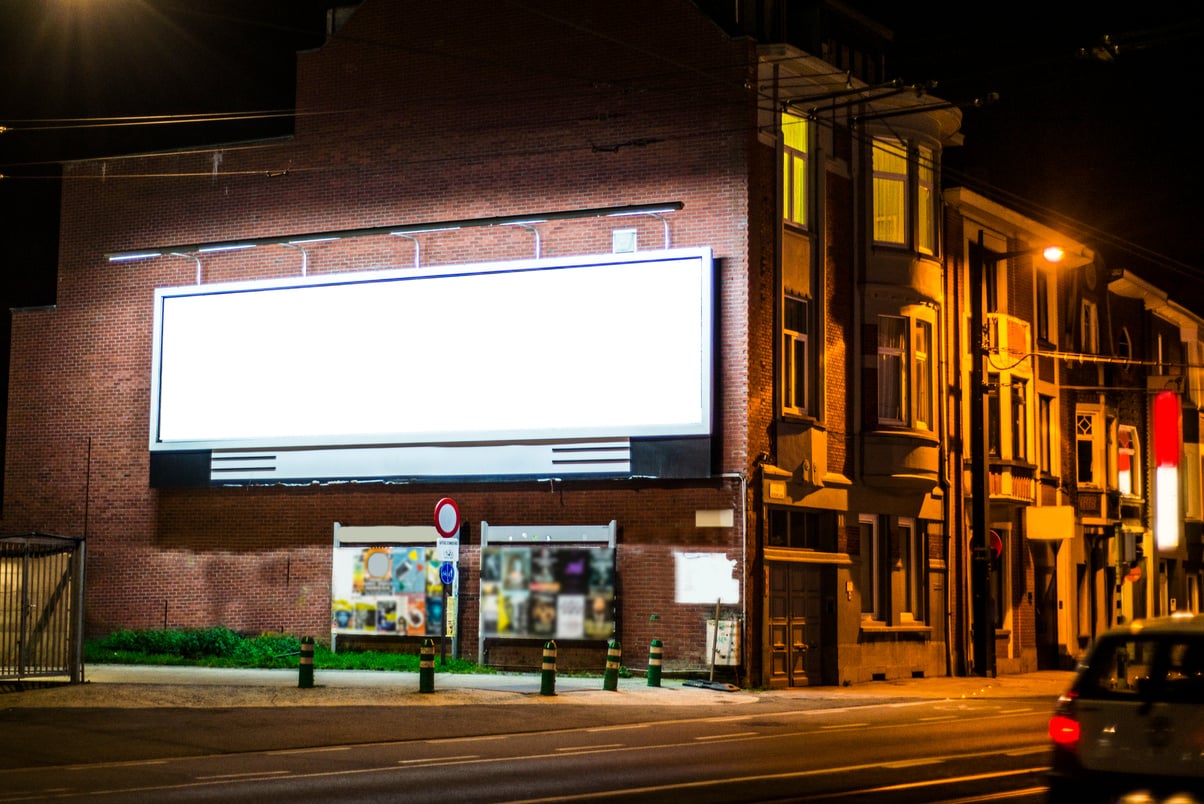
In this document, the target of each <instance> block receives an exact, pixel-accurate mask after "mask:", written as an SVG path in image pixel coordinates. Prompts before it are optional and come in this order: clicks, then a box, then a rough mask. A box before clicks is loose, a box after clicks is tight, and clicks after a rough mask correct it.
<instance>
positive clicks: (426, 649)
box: [418, 637, 435, 692]
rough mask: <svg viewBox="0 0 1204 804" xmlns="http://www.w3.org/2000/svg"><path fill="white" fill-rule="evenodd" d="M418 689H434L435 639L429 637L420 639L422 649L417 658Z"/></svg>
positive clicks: (423, 690)
mask: <svg viewBox="0 0 1204 804" xmlns="http://www.w3.org/2000/svg"><path fill="white" fill-rule="evenodd" d="M418 691H419V692H434V691H435V641H434V640H433V639H431V638H430V637H427V638H426V639H424V640H422V651H421V653H420V654H419V658H418Z"/></svg>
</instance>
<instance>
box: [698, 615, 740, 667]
mask: <svg viewBox="0 0 1204 804" xmlns="http://www.w3.org/2000/svg"><path fill="white" fill-rule="evenodd" d="M716 623H718V627H716ZM716 632H718V638H716ZM706 660H707V664H713V665H715V666H716V667H735V666H736V665H738V664H740V623H739V621H738V620H718V621H716V620H707V655H706Z"/></svg>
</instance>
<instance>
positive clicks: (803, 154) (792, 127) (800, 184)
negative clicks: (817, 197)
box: [781, 112, 811, 229]
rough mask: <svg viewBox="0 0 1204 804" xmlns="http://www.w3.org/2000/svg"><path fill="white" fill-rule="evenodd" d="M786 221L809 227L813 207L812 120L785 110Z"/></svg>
mask: <svg viewBox="0 0 1204 804" xmlns="http://www.w3.org/2000/svg"><path fill="white" fill-rule="evenodd" d="M781 126H782V220H783V221H785V222H786V223H788V224H791V225H793V226H798V227H799V228H802V229H807V228H809V226H808V224H809V222H810V211H811V210H810V207H811V205H810V204H809V203H808V198H807V193H808V191H809V188H810V182H809V181H808V178H809V174H808V172H807V171H808V170H809V162H808V155H809V152H810V150H811V148H810V143H811V121H810V120H808V119H807V118H805V117H799V116H798V115H794V114H790V113H789V112H782V118H781Z"/></svg>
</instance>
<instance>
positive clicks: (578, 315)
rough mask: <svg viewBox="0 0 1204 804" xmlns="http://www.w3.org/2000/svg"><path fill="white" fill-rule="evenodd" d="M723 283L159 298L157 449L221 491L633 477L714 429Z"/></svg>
mask: <svg viewBox="0 0 1204 804" xmlns="http://www.w3.org/2000/svg"><path fill="white" fill-rule="evenodd" d="M712 282H713V268H712V258H711V253H710V251H709V249H675V250H668V251H656V252H642V253H635V254H622V255H611V254H605V255H594V256H588V257H581V256H577V257H558V258H548V259H540V260H522V261H515V262H506V263H487V264H475V265H457V266H442V267H437V268H421V269H419V268H414V269H404V270H381V271H372V272H359V273H353V274H328V275H321V276H309V277H297V278H292V279H284V280H281V279H274V280H263V281H251V282H236V283H223V284H212V285H195V286H188V287H175V288H160V289H158V290H156V292H155V313H154V340H153V344H154V352H153V356H152V387H151V411H150V449H151V451H152V454H155V453H158V454H161V455H162V454H173V453H174V454H180V455H189V456H192V457H193V458H194V459H196V458H197V456H199V460H200V461H202V462H208V466H209V473H210V481H211V482H219V481H221V480H222V479H224V478H229V479H231V480H234V481H239V480H248V479H249V480H257V479H266V480H280V479H308V478H325V477H329V478H356V477H392V476H403V477H422V476H426V475H444V476H447V475H472V474H476V473H485V474H492V475H498V474H500V475H507V474H515V475H532V474H533V475H546V474H549V473H551V474H566V473H568V474H571V473H573V472H574V471H579V470H580V468H581V467H585V468H586V469H587V470H589V471H590V472H592V473H602V474H605V473H608V472H614V473H618V474H624V473H632V472H633V471H635V470H634V469H633V467H632V460H631V457H630V456H631V452H632V450H631V442H632V440H633V439H634V440H638V439H699V438H704V439H705V438H708V437H709V436H710V434H711V426H712V423H711V415H712V359H713V358H712V338H713V306H714V305H713V298H712V295H713V288H712ZM557 467H559V470H557Z"/></svg>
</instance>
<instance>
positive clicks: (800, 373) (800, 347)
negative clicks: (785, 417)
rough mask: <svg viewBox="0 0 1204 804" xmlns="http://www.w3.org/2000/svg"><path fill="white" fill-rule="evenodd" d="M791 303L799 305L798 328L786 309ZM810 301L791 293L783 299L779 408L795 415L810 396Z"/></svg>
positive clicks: (805, 408)
mask: <svg viewBox="0 0 1204 804" xmlns="http://www.w3.org/2000/svg"><path fill="white" fill-rule="evenodd" d="M792 303H793V304H799V305H801V306H802V317H803V320H802V322H801V323H802V328H801V329H799V328H797V327H792V326H790V324H791V323H794V322H792V321H791V316H789V315H787V314H786V313H787V309H788V307H789V305H791V304H792ZM810 304H811V302H810V301H809V300H808V299H804V298H803V297H801V296H795V295H794V294H790V293H787V294H785V296H784V297H783V299H782V411H783V412H785V413H793V414H795V415H806V414H807V412H808V400H810V399H811V370H810V365H811V352H810V339H809V336H808V332H807V331H808V329H809V328H810V326H811V309H810Z"/></svg>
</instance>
